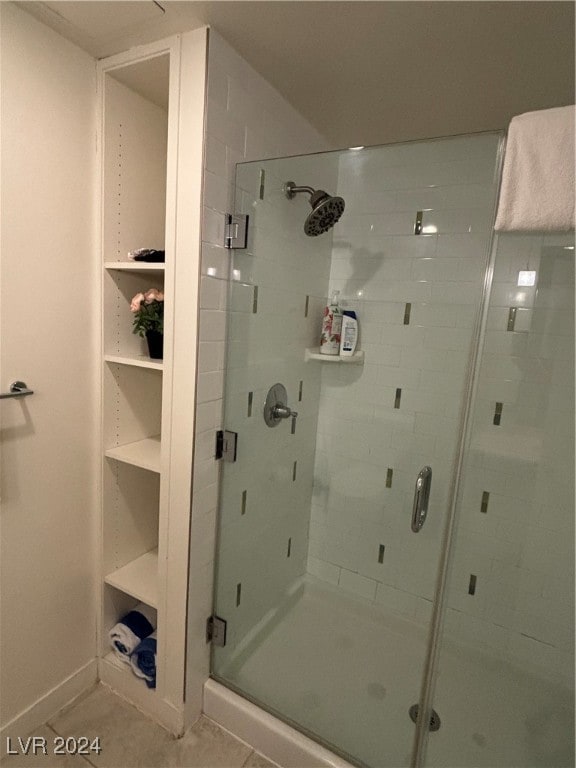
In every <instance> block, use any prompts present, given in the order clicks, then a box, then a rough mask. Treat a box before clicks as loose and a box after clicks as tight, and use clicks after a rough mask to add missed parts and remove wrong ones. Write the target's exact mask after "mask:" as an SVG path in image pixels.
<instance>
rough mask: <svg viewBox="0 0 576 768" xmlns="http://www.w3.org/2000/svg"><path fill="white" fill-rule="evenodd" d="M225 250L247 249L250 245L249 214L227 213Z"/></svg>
mask: <svg viewBox="0 0 576 768" xmlns="http://www.w3.org/2000/svg"><path fill="white" fill-rule="evenodd" d="M224 216H225V223H224V248H246V247H247V245H248V214H246V213H240V214H232V213H225V214H224Z"/></svg>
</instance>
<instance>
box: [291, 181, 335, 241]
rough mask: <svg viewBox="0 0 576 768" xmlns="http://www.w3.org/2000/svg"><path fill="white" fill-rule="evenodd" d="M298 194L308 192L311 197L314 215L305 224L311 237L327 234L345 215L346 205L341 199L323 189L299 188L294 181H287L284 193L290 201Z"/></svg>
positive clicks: (306, 231)
mask: <svg viewBox="0 0 576 768" xmlns="http://www.w3.org/2000/svg"><path fill="white" fill-rule="evenodd" d="M298 192H307V193H308V194H309V195H310V205H311V206H312V213H311V214H310V215H309V216H308V218H307V219H306V221H305V222H304V232H305V233H306V234H307V235H308V236H309V237H316V235H321V234H322V233H323V232H327V231H328V230H329V229H330V228H331V227H333V226H334V224H336V222H337V221H338V219H339V218H340V216H342V214H343V213H344V206H345V203H344V200H343V199H342V198H341V197H332V195H329V194H328V193H327V192H324V190H323V189H312V187H298V186H296V184H295V183H294V182H293V181H287V182H286V184H284V193H285V195H286V197H287V198H288V199H289V200H292V198H293V197H294V196H295V195H296V194H297V193H298Z"/></svg>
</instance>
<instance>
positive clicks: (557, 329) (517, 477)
mask: <svg viewBox="0 0 576 768" xmlns="http://www.w3.org/2000/svg"><path fill="white" fill-rule="evenodd" d="M521 274H522V275H524V276H526V277H527V279H528V281H529V282H530V281H534V283H533V285H532V286H530V285H528V286H522V285H520V286H519V285H518V282H519V279H520V277H519V276H520V275H521ZM473 413H474V423H473V432H472V439H471V445H470V449H469V452H468V455H467V461H466V465H465V474H464V485H463V490H462V500H461V505H460V513H459V529H458V536H457V541H456V547H455V557H454V564H453V570H452V575H451V581H450V592H449V597H448V605H449V611H448V615H447V623H446V631H447V636H448V637H449V638H454V639H457V640H459V641H463V642H466V643H469V644H473V645H476V646H478V645H479V646H481V647H484V648H485V649H486V650H488V651H489V652H491V653H494V652H496V653H497V655H499V656H502V657H503V658H510V659H511V660H513V661H514V662H515V663H516V664H519V665H521V666H523V667H528V668H531V667H532V668H535V669H536V670H540V671H544V672H545V674H546V676H547V677H549V678H550V677H551V678H552V679H555V680H557V681H559V682H562V683H564V684H566V685H567V686H573V683H574V655H573V650H574V416H573V414H574V237H573V236H572V237H571V238H570V237H565V236H564V237H563V236H552V235H548V236H536V235H531V236H519V235H501V236H500V237H499V241H498V248H497V255H496V264H495V271H494V284H493V288H492V293H491V299H490V308H489V316H488V327H487V332H486V341H485V346H484V350H483V355H482V359H481V366H480V381H479V388H478V395H477V399H476V404H475V406H474V412H473ZM472 577H473V580H474V584H475V586H474V590H473V594H470V591H471V590H470V588H469V585H470V581H471V579H472Z"/></svg>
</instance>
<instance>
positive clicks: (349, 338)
mask: <svg viewBox="0 0 576 768" xmlns="http://www.w3.org/2000/svg"><path fill="white" fill-rule="evenodd" d="M342 315H343V316H342V335H341V341H340V356H341V357H352V355H353V354H354V352H355V351H356V344H357V343H358V320H357V319H356V312H352V311H351V310H350V311H349V310H344V312H343V313H342Z"/></svg>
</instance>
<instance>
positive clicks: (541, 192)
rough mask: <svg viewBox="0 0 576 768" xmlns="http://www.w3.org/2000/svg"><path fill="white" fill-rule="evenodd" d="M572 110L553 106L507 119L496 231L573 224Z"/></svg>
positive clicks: (561, 228)
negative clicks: (507, 127)
mask: <svg viewBox="0 0 576 768" xmlns="http://www.w3.org/2000/svg"><path fill="white" fill-rule="evenodd" d="M574 114H575V107H574V106H569V107H558V108H556V109H543V110H541V111H539V112H526V113H525V114H523V115H518V116H517V117H513V118H512V120H511V121H510V127H509V129H508V139H507V142H506V156H505V159H504V171H503V174H502V188H501V190H500V200H499V203H498V216H497V218H496V226H495V229H496V231H497V232H566V231H569V230H572V229H574Z"/></svg>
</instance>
